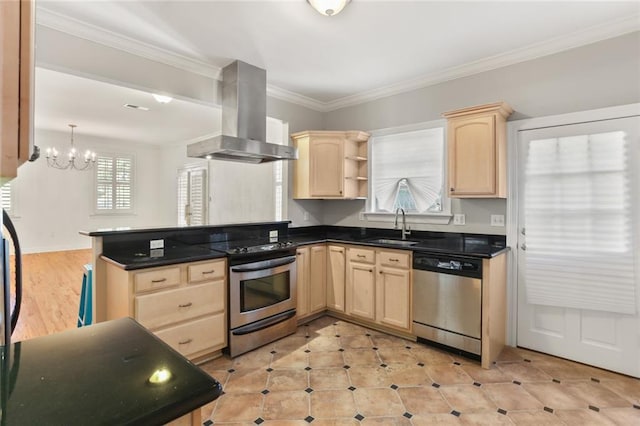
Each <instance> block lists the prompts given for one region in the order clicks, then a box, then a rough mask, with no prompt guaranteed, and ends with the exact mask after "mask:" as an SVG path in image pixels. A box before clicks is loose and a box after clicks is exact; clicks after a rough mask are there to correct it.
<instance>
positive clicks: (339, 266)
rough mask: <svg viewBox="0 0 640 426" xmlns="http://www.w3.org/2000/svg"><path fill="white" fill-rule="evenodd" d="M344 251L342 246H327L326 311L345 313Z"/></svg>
mask: <svg viewBox="0 0 640 426" xmlns="http://www.w3.org/2000/svg"><path fill="white" fill-rule="evenodd" d="M345 262H346V249H345V248H344V247H342V246H336V245H331V244H330V245H328V246H327V309H329V310H331V311H335V312H342V313H344V311H345V304H344V297H345V273H346V269H345V267H346V263H345Z"/></svg>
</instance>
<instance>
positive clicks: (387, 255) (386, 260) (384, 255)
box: [378, 250, 411, 269]
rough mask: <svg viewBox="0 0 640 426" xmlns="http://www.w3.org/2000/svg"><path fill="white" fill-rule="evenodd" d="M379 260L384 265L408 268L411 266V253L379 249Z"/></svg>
mask: <svg viewBox="0 0 640 426" xmlns="http://www.w3.org/2000/svg"><path fill="white" fill-rule="evenodd" d="M378 262H380V265H382V266H391V267H394V268H403V269H408V268H410V267H411V254H410V253H408V252H402V251H386V250H380V251H378Z"/></svg>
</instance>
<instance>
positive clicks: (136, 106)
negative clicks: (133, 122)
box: [122, 104, 149, 111]
mask: <svg viewBox="0 0 640 426" xmlns="http://www.w3.org/2000/svg"><path fill="white" fill-rule="evenodd" d="M122 106H123V107H125V108H131V109H141V110H142V111H149V108H147V107H143V106H140V105H133V104H124V105H122Z"/></svg>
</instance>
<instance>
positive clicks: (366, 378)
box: [347, 364, 393, 388]
mask: <svg viewBox="0 0 640 426" xmlns="http://www.w3.org/2000/svg"><path fill="white" fill-rule="evenodd" d="M347 373H348V375H349V378H350V379H351V385H352V386H355V387H356V388H387V387H389V386H391V384H392V383H393V382H392V381H391V377H389V374H388V372H387V370H386V369H385V368H383V367H380V366H378V365H375V364H374V366H373V367H368V366H364V365H361V366H355V367H351V368H349V369H348V370H347Z"/></svg>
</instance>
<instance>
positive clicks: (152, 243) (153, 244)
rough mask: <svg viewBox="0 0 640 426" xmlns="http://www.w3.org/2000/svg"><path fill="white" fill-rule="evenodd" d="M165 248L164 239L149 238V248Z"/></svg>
mask: <svg viewBox="0 0 640 426" xmlns="http://www.w3.org/2000/svg"><path fill="white" fill-rule="evenodd" d="M161 248H164V240H149V250H154V249H161Z"/></svg>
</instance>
